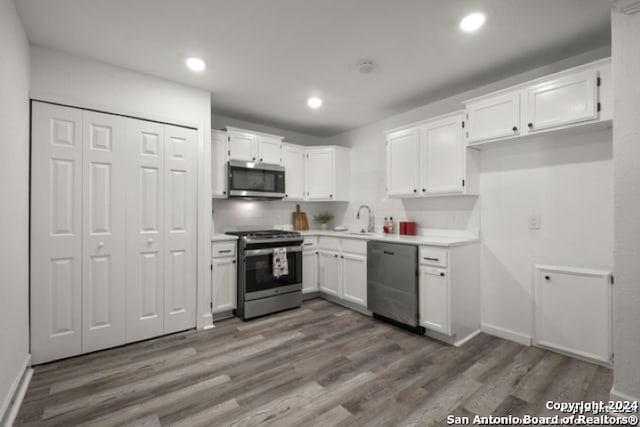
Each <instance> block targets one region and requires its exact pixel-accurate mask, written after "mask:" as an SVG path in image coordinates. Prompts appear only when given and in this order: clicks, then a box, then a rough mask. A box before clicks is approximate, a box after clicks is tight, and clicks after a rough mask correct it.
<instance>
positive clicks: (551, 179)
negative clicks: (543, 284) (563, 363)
mask: <svg viewBox="0 0 640 427" xmlns="http://www.w3.org/2000/svg"><path fill="white" fill-rule="evenodd" d="M611 151H612V147H611V130H610V129H607V130H602V131H598V132H590V133H585V134H578V135H570V136H559V135H554V134H548V135H546V136H539V137H537V138H536V139H532V140H527V141H526V142H516V143H512V144H504V145H500V146H496V147H493V148H486V149H485V150H483V151H482V153H481V161H480V165H481V166H480V170H481V179H480V194H481V196H480V217H481V222H480V230H481V235H482V247H483V250H482V262H481V266H482V270H481V272H482V273H481V283H482V322H483V328H484V329H485V330H488V331H490V332H493V333H498V334H502V335H503V336H505V337H508V338H511V339H515V340H517V341H519V342H522V343H528V342H529V340H530V337H531V333H532V325H533V315H532V311H533V303H532V300H533V265H534V264H551V265H558V266H571V267H587V268H598V269H603V270H609V271H610V270H611V268H612V265H613V164H612V152H611ZM531 214H534V215H540V218H541V228H540V229H539V230H529V228H528V222H527V220H528V215H531Z"/></svg>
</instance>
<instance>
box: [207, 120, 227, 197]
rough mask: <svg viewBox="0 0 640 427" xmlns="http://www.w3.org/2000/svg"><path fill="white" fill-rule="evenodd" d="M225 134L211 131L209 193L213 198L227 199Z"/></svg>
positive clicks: (219, 131) (214, 130)
mask: <svg viewBox="0 0 640 427" xmlns="http://www.w3.org/2000/svg"><path fill="white" fill-rule="evenodd" d="M228 150H229V149H228V148H227V133H226V132H224V131H221V130H216V129H211V193H212V197H214V198H226V197H227V182H228V180H227V162H228V161H229V154H228Z"/></svg>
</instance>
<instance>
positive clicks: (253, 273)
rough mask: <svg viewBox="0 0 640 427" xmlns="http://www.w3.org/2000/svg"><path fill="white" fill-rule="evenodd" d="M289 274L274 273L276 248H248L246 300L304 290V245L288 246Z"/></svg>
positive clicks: (245, 272) (245, 253)
mask: <svg viewBox="0 0 640 427" xmlns="http://www.w3.org/2000/svg"><path fill="white" fill-rule="evenodd" d="M286 249H287V264H288V270H289V274H286V275H284V276H280V277H275V276H274V275H273V251H274V248H266V249H255V250H246V251H245V252H244V255H245V261H244V262H245V266H244V267H245V269H244V274H245V297H244V299H245V301H246V300H253V299H258V298H265V297H269V296H273V295H278V294H284V293H287V292H295V291H300V290H302V246H288V247H286Z"/></svg>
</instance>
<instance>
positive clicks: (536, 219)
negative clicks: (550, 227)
mask: <svg viewBox="0 0 640 427" xmlns="http://www.w3.org/2000/svg"><path fill="white" fill-rule="evenodd" d="M529 230H540V215H529Z"/></svg>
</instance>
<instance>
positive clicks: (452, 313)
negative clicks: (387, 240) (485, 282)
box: [418, 243, 480, 345]
mask: <svg viewBox="0 0 640 427" xmlns="http://www.w3.org/2000/svg"><path fill="white" fill-rule="evenodd" d="M419 249H420V250H419V254H420V255H419V264H420V267H419V272H420V280H419V292H418V294H419V302H418V309H419V314H420V325H421V326H423V327H424V328H425V329H426V334H427V335H431V336H433V337H435V338H439V339H442V340H444V341H447V342H449V343H451V344H455V345H458V344H462V343H463V342H464V341H465V340H466V339H468V338H470V337H472V336H473V335H474V334H475V333H477V332H478V331H479V330H480V280H479V277H480V264H479V262H480V252H479V245H478V244H477V243H472V244H468V245H463V246H452V247H449V248H441V247H433V246H420V248H419Z"/></svg>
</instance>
